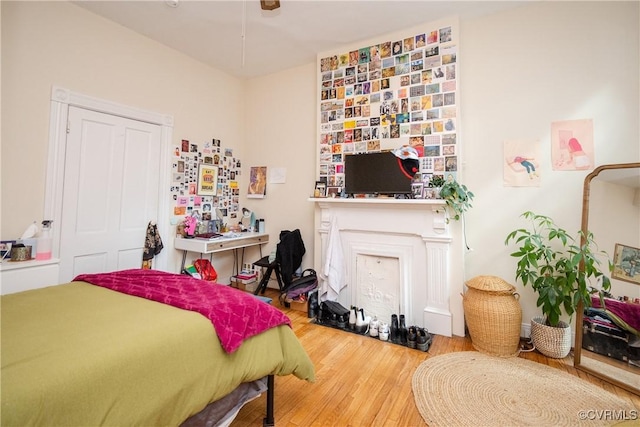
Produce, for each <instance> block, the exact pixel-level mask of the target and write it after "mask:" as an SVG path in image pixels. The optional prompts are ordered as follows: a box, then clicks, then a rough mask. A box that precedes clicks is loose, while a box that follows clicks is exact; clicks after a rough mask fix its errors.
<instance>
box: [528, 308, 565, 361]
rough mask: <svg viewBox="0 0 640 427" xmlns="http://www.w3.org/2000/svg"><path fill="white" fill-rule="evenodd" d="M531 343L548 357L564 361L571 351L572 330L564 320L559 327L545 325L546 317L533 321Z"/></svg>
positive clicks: (536, 318) (535, 318)
mask: <svg viewBox="0 0 640 427" xmlns="http://www.w3.org/2000/svg"><path fill="white" fill-rule="evenodd" d="M531 341H532V342H533V345H534V346H535V348H536V350H538V351H539V352H540V353H542V354H544V355H545V356H547V357H551V358H554V359H562V358H564V357H567V355H568V354H569V351H570V350H571V328H570V327H569V325H568V324H567V323H565V322H563V321H562V320H561V321H560V322H559V323H558V326H557V327H554V326H547V325H545V324H544V317H534V318H533V319H531Z"/></svg>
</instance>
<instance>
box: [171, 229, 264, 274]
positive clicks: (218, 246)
mask: <svg viewBox="0 0 640 427" xmlns="http://www.w3.org/2000/svg"><path fill="white" fill-rule="evenodd" d="M238 234H239V235H240V236H238V237H225V236H223V237H216V238H214V239H200V238H197V237H196V238H193V239H185V238H180V237H176V239H175V240H174V244H173V246H174V247H175V248H176V249H179V250H182V251H183V252H182V264H181V266H180V272H182V271H183V270H184V263H185V261H186V259H187V252H197V253H200V254H201V255H202V254H213V253H216V252H222V251H228V250H233V251H235V250H237V249H242V248H246V247H249V246H260V255H261V256H262V246H261V245H264V244H265V243H269V235H268V234H267V233H257V232H244V233H238Z"/></svg>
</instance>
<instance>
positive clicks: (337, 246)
mask: <svg viewBox="0 0 640 427" xmlns="http://www.w3.org/2000/svg"><path fill="white" fill-rule="evenodd" d="M346 275H347V274H346V270H345V265H344V256H343V254H342V242H341V240H340V232H339V230H338V220H337V218H336V217H335V216H334V217H333V218H331V226H330V228H329V238H328V242H327V250H326V253H325V260H324V265H323V267H322V272H321V274H320V279H321V283H320V294H319V296H320V298H319V299H320V301H336V300H337V299H338V295H340V291H341V290H342V289H343V288H344V287H346V286H347V284H346V280H345V278H346Z"/></svg>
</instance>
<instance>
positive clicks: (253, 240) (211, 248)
mask: <svg viewBox="0 0 640 427" xmlns="http://www.w3.org/2000/svg"><path fill="white" fill-rule="evenodd" d="M264 243H269V236H256V237H249V238H246V239H242V240H233V239H231V240H218V241H213V242H209V243H207V246H206V252H217V251H221V250H227V249H236V248H244V247H247V246H254V245H259V244H264Z"/></svg>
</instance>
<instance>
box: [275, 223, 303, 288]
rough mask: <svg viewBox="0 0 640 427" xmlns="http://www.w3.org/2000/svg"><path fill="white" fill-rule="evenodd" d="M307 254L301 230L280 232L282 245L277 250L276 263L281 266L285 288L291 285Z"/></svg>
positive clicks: (279, 244)
mask: <svg viewBox="0 0 640 427" xmlns="http://www.w3.org/2000/svg"><path fill="white" fill-rule="evenodd" d="M305 252H306V249H305V247H304V242H303V241H302V236H301V235H300V230H299V229H297V228H296V229H295V230H293V231H289V230H282V231H281V232H280V243H278V246H277V248H276V261H277V262H278V264H280V272H281V273H282V281H283V282H284V286H285V288H286V287H287V286H289V285H290V284H291V281H292V278H293V273H295V271H296V270H297V269H298V268H299V267H300V265H301V264H302V256H303V255H304V254H305Z"/></svg>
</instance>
